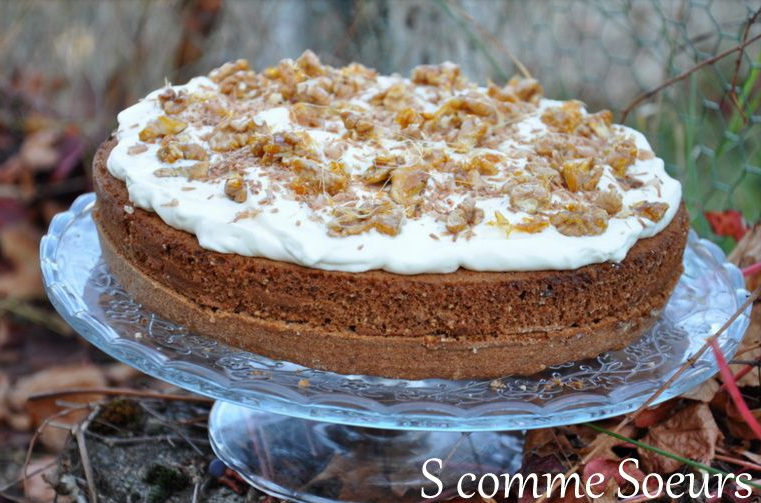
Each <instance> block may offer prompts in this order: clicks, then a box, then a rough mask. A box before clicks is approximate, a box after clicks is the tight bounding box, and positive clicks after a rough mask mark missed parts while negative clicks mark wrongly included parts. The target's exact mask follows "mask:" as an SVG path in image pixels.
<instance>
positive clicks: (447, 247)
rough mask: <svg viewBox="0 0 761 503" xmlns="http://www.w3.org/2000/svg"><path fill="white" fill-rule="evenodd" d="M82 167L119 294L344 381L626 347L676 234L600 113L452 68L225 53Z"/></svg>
mask: <svg viewBox="0 0 761 503" xmlns="http://www.w3.org/2000/svg"><path fill="white" fill-rule="evenodd" d="M93 175H94V180H95V188H96V192H97V194H98V202H97V206H96V212H95V220H96V224H97V227H98V231H99V234H100V238H101V245H102V248H103V255H104V258H105V260H106V261H107V263H108V265H109V266H110V268H111V271H112V273H113V274H114V275H115V276H116V277H117V278H118V279H119V280H120V281H121V283H122V284H123V285H124V286H125V288H126V289H127V290H128V291H129V292H130V293H131V294H132V295H134V297H135V298H136V299H137V300H138V301H140V302H141V303H143V304H145V305H146V306H147V307H149V308H150V309H152V310H154V311H156V312H157V313H159V314H161V315H163V316H164V317H166V318H168V319H171V320H173V321H176V322H179V323H183V324H185V325H187V326H188V327H190V328H191V329H192V330H194V331H196V332H197V333H200V334H203V335H207V336H209V337H213V338H216V339H219V340H221V341H224V342H226V343H228V344H232V345H234V346H238V347H241V348H244V349H248V350H251V351H253V352H256V353H259V354H262V355H265V356H267V357H270V358H274V359H282V360H287V361H292V362H295V363H299V364H302V365H304V366H307V367H311V368H317V369H324V370H330V371H335V372H340V373H343V374H368V375H379V376H387V377H399V378H411V379H417V378H427V377H442V378H489V377H498V376H503V375H508V374H531V373H534V372H537V371H539V370H541V369H543V368H545V367H546V366H547V365H552V364H557V363H562V362H566V361H570V360H578V359H583V358H589V357H593V356H595V355H598V354H600V353H602V352H604V351H607V350H611V349H618V348H621V347H624V346H626V345H627V344H629V343H631V342H632V341H634V340H636V339H637V338H638V337H639V336H640V335H641V334H642V333H643V331H645V330H646V329H647V328H649V327H650V326H651V325H652V323H653V322H654V321H655V320H656V319H657V317H658V316H659V314H660V312H661V311H662V309H663V307H664V306H665V304H666V302H667V300H668V298H669V296H670V294H671V292H672V290H673V288H674V286H675V285H676V282H677V281H678V278H679V276H680V274H681V271H682V265H681V263H682V253H683V250H684V246H685V242H686V234H687V229H688V225H689V224H688V218H687V214H686V212H685V211H684V209H683V208H682V206H681V204H680V199H681V188H680V185H679V183H678V182H676V181H675V180H673V179H672V178H671V177H669V176H668V175H667V174H666V172H665V170H664V168H663V162H662V161H661V160H660V159H658V158H657V157H656V156H655V155H654V153H653V152H652V151H651V149H650V147H649V145H648V143H647V141H646V139H645V138H644V137H643V136H642V135H641V134H639V133H638V132H636V131H634V130H631V129H629V128H626V127H624V126H619V125H615V124H613V123H612V116H611V114H610V113H609V112H607V111H602V112H598V113H594V114H593V113H589V112H587V111H586V110H585V108H584V106H583V105H582V104H581V103H580V102H578V101H554V100H549V99H545V98H543V97H542V89H541V86H540V85H539V84H538V83H537V82H536V81H534V80H531V79H518V78H516V79H512V80H511V81H510V82H508V83H507V84H506V85H504V86H502V87H498V86H496V85H493V84H492V85H489V86H488V87H479V86H477V85H476V84H473V83H471V82H470V81H468V80H467V79H465V78H464V77H463V76H462V75H461V74H460V71H459V69H458V67H457V66H455V65H453V64H451V63H445V64H442V65H438V66H422V67H418V68H416V69H415V70H413V72H412V75H411V77H410V78H404V77H401V76H399V75H390V76H382V75H378V74H377V73H376V72H375V71H373V70H370V69H368V68H366V67H364V66H362V65H359V64H356V63H354V64H351V65H349V66H346V67H343V68H333V67H330V66H328V65H324V64H322V63H321V62H320V61H319V60H318V59H317V57H316V56H315V55H314V54H312V53H311V52H307V53H305V54H303V55H302V56H301V57H300V58H299V59H298V60H296V61H293V60H283V61H281V62H280V63H279V64H278V65H277V66H275V67H271V68H267V69H264V70H263V71H261V72H258V73H257V72H254V71H252V70H251V69H250V68H249V67H248V64H247V63H246V62H245V61H242V60H239V61H236V62H234V63H228V64H226V65H223V66H222V67H220V68H218V69H216V70H214V71H212V72H211V73H210V74H209V76H208V77H198V78H195V79H192V80H191V81H190V82H189V83H188V84H186V85H184V86H166V87H165V88H163V89H159V90H157V91H155V92H153V93H151V94H150V95H148V96H147V97H146V98H145V99H144V100H142V101H141V102H139V103H138V104H136V105H134V106H132V107H130V108H128V109H127V110H125V111H124V112H122V113H121V114H120V115H119V128H118V130H117V132H116V134H115V137H114V138H112V139H110V140H108V141H106V142H105V143H104V144H103V145H102V146H101V148H100V149H99V151H98V153H97V155H96V158H95V162H94V167H93Z"/></svg>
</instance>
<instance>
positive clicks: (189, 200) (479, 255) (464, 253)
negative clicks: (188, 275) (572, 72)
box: [107, 75, 681, 274]
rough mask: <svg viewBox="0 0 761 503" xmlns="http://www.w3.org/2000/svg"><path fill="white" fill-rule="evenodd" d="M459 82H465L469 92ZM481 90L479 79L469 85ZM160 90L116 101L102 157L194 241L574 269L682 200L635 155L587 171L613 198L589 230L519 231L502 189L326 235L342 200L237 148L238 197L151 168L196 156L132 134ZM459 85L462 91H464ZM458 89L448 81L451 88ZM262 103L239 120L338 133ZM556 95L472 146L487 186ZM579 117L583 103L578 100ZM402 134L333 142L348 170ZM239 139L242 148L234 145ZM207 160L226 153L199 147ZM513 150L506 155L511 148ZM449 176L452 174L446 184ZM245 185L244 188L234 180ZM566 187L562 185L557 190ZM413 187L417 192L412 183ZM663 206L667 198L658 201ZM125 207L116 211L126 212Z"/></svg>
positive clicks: (436, 267)
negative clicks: (451, 217)
mask: <svg viewBox="0 0 761 503" xmlns="http://www.w3.org/2000/svg"><path fill="white" fill-rule="evenodd" d="M398 83H405V84H409V83H410V81H409V80H408V79H405V78H402V77H400V76H396V75H395V76H389V77H385V76H381V77H378V78H377V79H375V81H374V82H372V85H371V86H369V87H368V88H367V89H366V90H364V91H363V92H362V93H361V94H360V95H359V96H357V97H354V98H353V99H352V100H351V102H350V103H351V104H353V105H354V106H355V107H357V109H360V110H361V107H362V106H364V104H366V103H367V102H368V100H369V99H370V98H371V97H372V96H375V95H378V93H382V92H383V91H384V90H388V89H389V88H390V87H391V86H393V85H394V84H398ZM172 89H174V90H175V91H177V92H179V91H181V90H185V91H186V92H187V93H188V96H190V99H191V101H193V99H194V97H196V98H197V99H199V100H203V99H204V98H203V97H204V96H210V95H215V94H219V90H220V84H219V83H218V82H215V81H213V80H211V79H209V78H207V77H197V78H194V79H192V80H191V81H190V82H188V83H187V84H186V85H183V86H173V87H172ZM415 90H416V93H417V95H418V97H422V100H421V103H422V106H423V107H424V108H426V109H427V110H426V111H427V112H429V113H433V112H435V111H436V109H437V106H436V104H435V103H432V100H429V99H428V95H427V94H426V93H430V89H428V88H427V87H426V86H417V88H416V89H415ZM472 91H473V90H472V88H469V91H468V92H472ZM477 91H478V92H481V93H484V92H485V89H484V88H477ZM164 92H166V88H162V89H158V90H156V91H154V92H152V93H150V94H149V95H148V96H147V97H145V98H144V99H143V100H141V101H140V102H139V103H137V104H135V105H133V106H131V107H129V108H127V109H126V110H124V111H123V112H121V113H120V114H119V116H118V121H119V126H118V130H117V132H116V138H117V140H118V143H117V144H116V146H115V147H114V148H113V150H112V152H111V154H110V156H109V158H108V163H107V167H108V171H109V172H110V173H111V174H112V175H113V176H114V177H116V178H118V179H120V180H122V181H124V182H125V184H126V187H127V190H128V193H129V198H130V200H131V204H133V205H134V206H136V207H139V208H142V209H145V210H148V211H152V212H155V213H156V214H157V215H158V216H159V217H160V218H161V219H162V220H163V221H164V222H165V223H166V224H167V225H169V226H171V227H174V228H176V229H181V230H183V231H186V232H189V233H191V234H193V235H195V236H196V237H197V239H198V243H199V245H200V246H201V247H202V248H205V249H208V250H213V251H217V252H221V253H233V254H238V255H243V256H251V257H265V258H268V259H273V260H279V261H286V262H291V263H295V264H299V265H303V266H306V267H311V268H317V269H325V270H335V271H348V272H363V271H369V270H376V269H377V270H385V271H389V272H392V273H397V274H420V273H450V272H453V271H456V270H457V269H459V268H466V269H470V270H474V271H535V270H563V269H575V268H578V267H581V266H585V265H588V264H595V263H602V262H619V261H621V260H623V259H624V258H625V257H626V254H627V252H628V250H629V249H631V247H632V246H633V245H634V244H635V243H636V242H637V240H639V239H642V238H646V237H650V236H653V235H655V234H657V233H658V232H660V231H661V230H662V229H664V228H665V227H666V226H667V225H668V224H669V222H671V220H672V219H673V217H674V215H675V214H676V212H677V210H678V208H679V204H680V200H681V186H680V184H679V182H677V181H676V180H674V179H673V178H671V177H670V176H669V175H668V174H667V173H666V171H665V169H664V163H663V161H662V160H661V159H659V158H657V157H655V156H654V155H640V156H638V157H637V159H636V160H635V161H634V162H633V164H631V165H630V166H628V168H627V170H626V174H627V175H626V176H627V180H626V182H623V181H622V180H621V177H620V176H616V173H615V171H614V169H613V168H612V167H611V166H608V165H603V166H602V175H601V176H600V178H599V181H597V187H596V188H597V189H598V191H612V192H615V193H617V194H618V195H619V196H620V200H621V207H622V209H621V211H619V212H617V213H616V214H614V215H611V217H610V219H609V220H608V222H607V227H606V228H605V229H604V231H602V232H601V233H599V234H597V235H581V236H573V235H566V234H564V233H562V232H561V231H560V230H559V229H558V228H557V227H556V226H554V225H546V224H545V226H544V227H543V228H541V229H539V230H538V231H536V230H535V231H532V232H521V231H518V230H515V229H512V226H513V225H518V224H520V223H521V222H525V221H528V220H531V219H532V218H536V215H535V214H533V212H532V213H527V212H526V211H522V210H520V209H518V208H516V207H515V205H513V204H510V198H509V196H508V195H505V194H502V193H499V192H496V193H495V192H494V191H491V192H489V191H487V194H486V195H484V196H482V197H478V198H477V199H476V200H475V207H476V208H478V209H479V210H482V211H483V218H482V219H480V221H474V222H472V225H470V226H469V228H468V230H467V232H466V233H459V234H458V233H452V232H450V231H448V228H447V225H446V218H444V217H442V215H441V213H440V212H439V213H437V212H435V211H428V212H422V213H418V214H415V215H410V214H409V212H408V214H407V215H405V216H404V218H403V220H404V222H403V225H401V226H400V227H399V229H398V232H397V233H396V235H389V234H387V233H383V232H379V230H378V229H375V228H373V229H369V230H367V231H365V232H362V233H359V234H354V235H351V234H350V235H336V234H335V233H331V232H329V228H328V225H327V224H326V222H329V221H330V219H331V212H333V211H335V207H336V206H340V205H341V204H344V203H343V202H342V201H341V200H340V198H330V197H326V198H325V200H326V201H327V202H326V203H325V204H324V205H315V204H310V202H309V201H305V200H304V199H303V198H299V197H295V196H294V195H293V193H292V191H290V190H284V189H283V185H282V183H280V181H279V180H277V179H276V177H275V178H273V176H272V175H271V173H272V172H271V170H269V171H268V170H267V169H264V168H263V167H262V166H260V165H258V164H257V163H256V162H253V161H251V159H249V158H246V157H243V158H242V159H243V160H242V162H244V163H245V165H244V166H237V169H238V172H240V173H242V175H243V180H244V182H245V183H246V187H248V189H247V190H248V197H247V198H245V200H243V201H242V202H238V201H236V200H234V199H233V198H231V197H229V194H226V190H225V179H224V178H222V179H217V180H199V179H191V178H186V177H177V176H157V170H162V169H166V168H167V167H169V166H171V168H172V169H176V168H189V167H192V166H193V165H194V164H196V163H197V162H198V161H197V160H185V159H179V160H177V161H176V162H174V163H172V164H171V165H169V164H167V163H166V162H163V161H162V160H160V159H159V156H158V155H157V153H158V151H159V149H160V148H161V147H162V145H161V142H159V141H156V142H150V141H148V142H145V141H141V139H140V133H141V131H143V130H144V129H145V128H146V127H147V126H149V125H150V123H151V122H152V121H154V120H155V119H156V118H157V117H159V116H162V115H163V114H164V113H165V112H164V109H162V105H161V103H160V100H159V96H160V95H161V94H162V93H164ZM463 92H466V91H463ZM452 93H453V95H457V93H458V91H452ZM272 101H273V104H272V105H271V106H267V107H263V109H261V110H258V111H257V110H254V111H253V112H252V115H251V116H250V118H253V119H254V122H255V123H256V124H266V126H267V128H268V129H269V131H270V132H289V131H291V132H308V134H309V137H310V138H311V140H312V141H313V143H315V144H316V145H318V146H319V147H326V146H328V145H330V144H332V143H334V142H339V141H340V140H341V139H342V138H344V137H345V136H346V134H347V129H346V127H345V125H344V124H342V123H341V122H340V120H339V121H333V122H330V123H329V124H328V125H327V126H326V125H324V124H323V125H322V126H320V127H308V126H303V125H301V124H299V123H297V122H296V121H294V120H293V115H292V114H291V113H290V111H289V108H288V105H287V104H284V103H282V102H280V103H278V102H277V100H272ZM563 103H564V102H559V101H554V100H549V99H538V100H537V101H536V102H535V106H534V107H532V108H531V109H530V110H528V111H527V112H526V113H523V114H521V115H520V116H519V117H518V118H517V119H516V120H514V121H513V122H512V123H511V125H510V127H511V128H512V129H511V133H510V135H509V136H508V137H507V139H505V140H504V141H503V142H502V143H500V144H499V145H498V146H497V147H491V148H479V149H477V150H479V151H482V152H487V153H488V152H493V153H496V154H507V156H506V157H505V158H504V159H503V160H502V161H500V162H499V163H498V164H499V166H500V171H499V173H498V174H496V175H495V176H493V177H491V178H490V177H489V176H484V177H483V180H484V181H485V183H487V184H488V183H489V181H490V180H491V179H492V178H493V179H495V180H497V182H496V183H497V185H499V184H501V183H504V180H505V179H506V175H505V173H507V172H509V171H510V170H512V171H513V172H514V171H516V170H521V169H524V168H525V167H526V163H527V159H526V156H524V155H521V151H522V150H525V149H526V148H527V147H526V145H527V144H528V143H529V142H531V141H533V140H534V139H535V138H537V137H538V136H541V135H542V134H544V133H546V132H547V131H548V125H547V124H545V122H544V121H543V120H542V115H543V113H545V112H546V111H547V110H551V109H553V108H555V107H560V106H562V105H563ZM582 113H583V114H584V116H587V112H586V111H585V110H582ZM205 122H208V121H203V120H199V121H189V124H188V126H187V127H186V128H184V129H183V130H182V131H181V132H180V133H178V134H177V137H178V138H179V139H180V140H182V141H183V142H188V143H198V144H200V145H205V144H206V142H207V141H208V140H209V135H210V134H211V133H212V132H213V130H214V125H213V124H208V123H205ZM612 128H614V130H615V131H616V134H618V135H622V136H624V137H627V138H629V139H631V140H633V142H634V144H635V145H636V148H637V151H639V152H640V153H643V152H644V153H647V154H651V149H650V145H649V144H648V142H647V140H646V139H645V137H644V136H643V135H642V134H640V133H639V132H637V131H634V130H632V129H630V128H626V127H624V126H612ZM424 140H425V139H423V140H419V141H415V142H413V143H414V144H415V145H413V146H412V148H418V145H420V144H423V145H424V146H425V147H431V146H434V147H438V148H443V149H447V148H448V145H447V143H446V142H444V141H441V140H438V141H430V142H426V141H424ZM409 143H410V141H408V140H405V139H404V138H401V139H400V138H398V137H390V138H384V137H381V138H380V139H377V140H376V141H374V142H372V143H361V142H360V143H357V142H353V143H352V142H349V144H348V145H347V146H344V148H343V150H342V151H341V152H340V158H339V159H338V161H340V162H341V163H342V165H343V166H344V169H345V170H346V171H347V172H348V173H349V175H350V176H351V177H352V178H355V177H359V176H362V174H363V173H366V172H367V170H369V169H371V168H372V167H373V166H374V161H373V159H374V158H375V154H376V153H377V152H376V151H377V149H379V148H383V149H387V150H390V151H394V149H395V148H397V147H400V146H401V145H407V146H408V145H409ZM243 148H244V149H248V147H243ZM459 150H460V151H459V152H458V151H457V149H450V151H449V153H450V155H451V157H452V159H453V160H454V161H457V160H458V159H466V158H468V156H469V155H470V154H471V152H468V151H462V149H459ZM208 152H209V159H208V161H209V162H210V163H211V164H212V165H213V164H214V162H215V161H216V160H219V159H222V158H224V156H226V155H230V154H229V152H225V153H220V152H214V151H212V150H209V151H208ZM516 153H517V154H516ZM447 177H449V178H450V179H451V175H450V174H449V173H440V172H436V171H435V170H432V171H431V173H430V175H429V178H428V179H427V180H426V181H425V184H426V187H429V188H430V187H432V186H435V185H436V184H446V183H450V182H447ZM450 185H451V183H450ZM244 190H246V189H244ZM353 190H354V192H353V194H354V196H355V197H357V198H359V199H368V198H372V197H375V196H376V195H377V192H378V191H381V190H387V187H385V184H381V185H379V186H378V187H377V188H374V189H372V188H371V189H368V188H367V187H365V186H361V187H357V188H355V189H353ZM565 192H567V191H565ZM566 196H567V194H564V192H563V191H558V192H553V193H552V196H551V204H554V205H556V206H557V207H560V206H562V204H564V201H566V199H567V197H566ZM421 197H423V198H424V197H425V191H423V193H422V195H421ZM465 199H466V194H464V193H460V192H458V191H456V190H455V191H450V192H448V193H447V194H446V195H445V196H443V197H441V201H440V202H439V203H440V206H443V207H444V208H449V209H452V208H456V207H457V205H458V204H460V203H462V202H463V201H464V200H465ZM643 201H646V202H649V203H665V205H662V207H665V212H662V214H661V215H660V218H656V219H655V220H657V221H654V220H652V219H649V218H644V217H643V216H642V214H638V213H637V212H635V211H633V208H634V207H635V206H636V205H637V204H638V203H641V202H643ZM666 205H667V207H666ZM129 210H130V209H129V208H127V209H126V210H125V211H129Z"/></svg>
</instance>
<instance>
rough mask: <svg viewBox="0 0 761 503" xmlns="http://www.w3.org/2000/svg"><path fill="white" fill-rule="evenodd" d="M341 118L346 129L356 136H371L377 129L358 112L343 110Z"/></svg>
mask: <svg viewBox="0 0 761 503" xmlns="http://www.w3.org/2000/svg"><path fill="white" fill-rule="evenodd" d="M341 120H343V123H344V127H345V128H346V130H347V131H348V132H349V134H350V135H351V136H352V137H354V138H366V137H368V136H370V135H371V134H372V132H373V130H374V129H375V126H374V125H373V123H372V122H370V121H369V120H367V119H365V118H364V117H362V115H361V114H358V113H356V112H349V111H344V112H342V113H341Z"/></svg>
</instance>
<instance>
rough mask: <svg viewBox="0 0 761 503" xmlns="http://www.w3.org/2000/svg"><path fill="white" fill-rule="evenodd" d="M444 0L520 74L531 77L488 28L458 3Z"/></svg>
mask: <svg viewBox="0 0 761 503" xmlns="http://www.w3.org/2000/svg"><path fill="white" fill-rule="evenodd" d="M444 1H445V3H446V4H447V5H449V6H450V7H451V8H453V9H454V10H456V11H457V13H458V14H459V15H460V16H462V17H463V18H465V19H466V20H467V21H468V23H470V25H471V26H473V28H475V30H476V31H477V32H478V34H479V35H481V36H482V37H483V38H485V39H486V40H488V41H489V42H491V44H492V45H493V46H494V47H495V48H496V49H497V50H498V51H499V52H501V53H502V54H504V55H505V56H507V57H508V58H509V59H510V61H512V62H513V64H514V65H515V67H516V68H517V69H518V71H519V72H521V75H523V76H524V77H525V78H527V79H531V78H533V77H532V76H531V72H529V71H528V68H526V66H525V65H524V64H523V63H521V60H519V59H518V58H517V57H515V56H514V55H513V53H512V52H510V51H509V50H507V48H506V47H505V46H504V45H502V42H501V41H500V40H499V39H498V38H497V37H495V36H494V35H492V34H491V32H490V31H489V30H487V29H486V28H484V27H483V26H481V24H479V23H478V21H476V20H475V19H474V18H473V16H471V15H470V14H469V13H468V12H467V11H466V10H465V9H463V8H462V7H461V6H460V5H458V4H457V3H456V2H453V1H452V0H444Z"/></svg>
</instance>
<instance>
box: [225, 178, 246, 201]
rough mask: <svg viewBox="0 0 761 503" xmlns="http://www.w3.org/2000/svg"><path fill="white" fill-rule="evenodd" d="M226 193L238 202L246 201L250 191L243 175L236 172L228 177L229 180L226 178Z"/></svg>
mask: <svg viewBox="0 0 761 503" xmlns="http://www.w3.org/2000/svg"><path fill="white" fill-rule="evenodd" d="M225 195H226V196H227V197H228V198H230V199H231V200H233V201H235V202H236V203H242V202H245V200H246V198H247V197H248V191H247V190H246V181H245V180H244V179H243V175H241V174H240V173H237V172H234V173H231V174H230V175H229V176H228V177H227V180H225Z"/></svg>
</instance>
